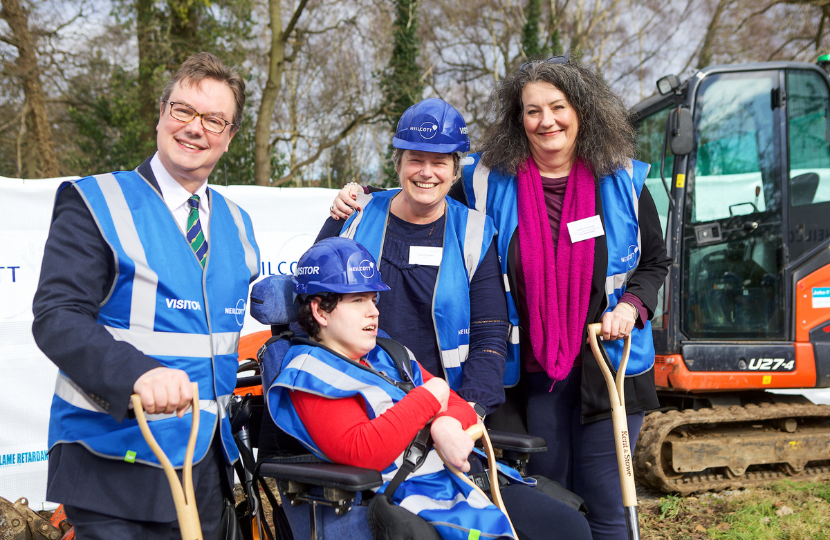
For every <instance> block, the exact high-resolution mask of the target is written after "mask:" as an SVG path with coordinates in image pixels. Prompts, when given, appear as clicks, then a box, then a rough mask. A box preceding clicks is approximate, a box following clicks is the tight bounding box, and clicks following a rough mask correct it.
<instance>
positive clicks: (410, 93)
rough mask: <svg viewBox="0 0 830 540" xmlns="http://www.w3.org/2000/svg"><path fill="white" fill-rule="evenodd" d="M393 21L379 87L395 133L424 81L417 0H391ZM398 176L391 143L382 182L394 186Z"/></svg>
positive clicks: (420, 94) (388, 118)
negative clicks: (388, 55) (388, 56)
mask: <svg viewBox="0 0 830 540" xmlns="http://www.w3.org/2000/svg"><path fill="white" fill-rule="evenodd" d="M393 2H394V4H395V22H394V23H393V29H392V43H393V46H392V59H391V60H390V61H389V68H388V69H387V70H386V72H385V73H383V75H382V76H381V89H382V90H383V96H384V98H385V103H386V110H385V111H384V113H385V117H386V120H387V122H388V123H389V125H390V127H391V131H392V136H394V135H395V128H396V127H397V125H398V121H399V120H400V118H401V116H402V115H403V113H404V111H406V109H408V108H409V107H411V106H412V105H414V104H416V103H418V102H419V101H421V96H422V95H423V91H424V83H423V81H422V80H421V68H420V66H419V65H418V55H419V53H420V39H419V38H418V7H419V1H418V0H393ZM397 183H398V175H397V173H395V167H394V165H393V164H392V145H391V143H390V145H389V147H388V149H387V152H386V160H385V162H384V165H383V174H382V177H381V185H385V186H394V185H396V184H397Z"/></svg>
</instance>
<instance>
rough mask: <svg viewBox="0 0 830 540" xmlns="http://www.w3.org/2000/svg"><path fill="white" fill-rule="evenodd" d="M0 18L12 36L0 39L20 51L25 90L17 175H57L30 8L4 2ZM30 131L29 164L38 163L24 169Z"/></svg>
mask: <svg viewBox="0 0 830 540" xmlns="http://www.w3.org/2000/svg"><path fill="white" fill-rule="evenodd" d="M0 18H2V19H3V20H5V21H6V23H7V24H8V25H9V29H10V30H11V33H10V34H6V33H3V34H0V40H2V41H4V42H5V43H8V44H9V45H12V46H13V47H15V48H16V49H17V59H16V66H15V68H16V69H14V70H13V72H14V76H15V78H16V79H18V80H19V81H20V84H21V86H22V87H23V93H24V96H25V100H26V101H25V107H24V111H25V113H24V114H23V115H22V117H21V124H20V136H19V138H18V171H17V172H18V176H20V177H27V176H28V177H33V176H37V177H50V176H57V175H58V159H57V156H56V154H55V148H54V142H53V140H52V129H51V126H50V123H49V115H48V113H47V111H46V98H45V96H44V92H43V86H42V84H41V79H40V68H39V66H38V57H37V53H36V42H35V41H36V38H35V36H33V34H32V31H31V29H30V28H29V9H28V7H27V6H25V5H24V4H22V3H21V2H20V1H19V0H3V5H2V7H0ZM27 129H31V131H32V138H33V142H34V144H33V148H31V150H30V151H29V152H27V154H28V156H27V157H28V160H27V161H29V162H33V163H36V166H35V167H34V168H33V167H31V166H24V159H23V156H22V155H21V148H22V139H23V137H24V135H25V134H26V130H27Z"/></svg>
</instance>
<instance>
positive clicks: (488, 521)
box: [266, 344, 521, 540]
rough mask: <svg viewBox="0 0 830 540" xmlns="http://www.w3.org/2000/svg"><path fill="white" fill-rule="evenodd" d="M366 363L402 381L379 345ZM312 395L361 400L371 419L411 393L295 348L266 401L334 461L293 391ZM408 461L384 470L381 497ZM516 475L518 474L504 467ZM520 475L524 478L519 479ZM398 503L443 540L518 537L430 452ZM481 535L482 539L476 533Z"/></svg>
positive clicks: (282, 423) (314, 350)
mask: <svg viewBox="0 0 830 540" xmlns="http://www.w3.org/2000/svg"><path fill="white" fill-rule="evenodd" d="M366 360H367V361H368V362H369V363H370V364H371V365H372V367H373V368H374V369H375V370H377V371H380V372H384V373H385V374H386V375H387V376H389V377H391V378H393V379H395V380H398V381H401V377H400V376H399V375H398V372H397V368H396V367H395V364H394V362H393V361H392V359H391V358H390V357H389V355H388V354H387V353H386V352H385V351H384V350H383V349H381V348H380V347H375V348H374V349H373V350H372V351H371V352H370V353H369V354H368V355H367V356H366ZM410 369H411V373H410V374H411V379H412V382H414V383H415V384H416V386H420V385H421V384H423V379H422V375H421V371H420V368H419V367H418V364H417V363H416V362H415V359H414V358H412V356H411V354H410ZM297 390H299V391H302V392H308V393H311V394H316V395H319V396H325V397H330V398H332V399H343V398H350V397H352V396H355V395H358V394H359V395H360V396H362V398H363V400H364V402H365V403H366V412H367V414H368V415H369V418H370V419H374V418H377V417H378V416H380V415H381V414H383V413H384V412H385V411H386V410H388V409H389V408H390V407H392V406H393V405H394V404H395V403H397V402H398V401H400V400H401V399H403V397H404V396H405V395H406V394H405V393H404V391H403V390H401V389H399V388H398V387H396V386H395V385H393V384H391V383H389V382H387V381H384V380H383V379H382V378H381V377H380V376H378V375H376V374H374V373H372V372H370V371H368V370H365V369H361V368H359V367H357V366H354V365H352V364H350V363H348V362H346V361H345V360H343V359H341V358H338V357H336V356H335V355H333V354H332V353H330V352H328V351H327V350H325V349H323V348H321V347H316V346H314V345H305V344H303V345H293V346H292V347H291V348H290V349H288V353H287V354H286V355H285V358H284V359H283V363H282V371H281V372H280V375H279V376H278V377H277V378H276V380H275V381H274V382H273V383H272V385H271V387H270V388H269V389H268V391H267V392H266V403H267V405H268V410H269V412H270V413H271V416H272V418H273V419H274V422H275V423H276V424H277V425H278V426H279V427H280V428H281V429H282V430H283V431H285V432H286V433H288V434H289V435H291V436H293V437H295V438H296V439H297V440H299V441H300V442H301V443H302V444H303V445H304V446H305V447H306V448H308V449H309V450H310V451H311V452H312V453H314V454H315V455H316V456H318V457H320V458H321V459H324V460H326V461H331V459H329V458H328V457H327V456H326V455H325V454H324V453H323V452H322V451H321V450H320V449H319V448H317V445H316V444H315V443H314V441H313V440H312V439H311V437H310V436H309V435H308V431H307V430H306V429H305V426H303V423H302V421H301V420H300V418H299V416H298V415H297V411H296V410H295V409H294V406H293V404H292V402H291V398H290V393H291V392H293V391H297ZM402 462H403V453H401V455H399V456H398V457H397V458H396V459H395V461H394V462H393V463H391V464H390V465H389V466H388V467H387V468H386V469H384V470H383V471H381V474H382V477H383V481H384V484H383V485H382V486H381V487H380V488H379V489H378V492H379V493H382V492H383V491H384V490H385V489H386V487H387V486H388V485H389V481H390V480H392V478H394V476H395V473H396V471H397V470H398V467H399V466H400V465H401V463H402ZM502 470H503V471H505V472H507V473H508V474H510V473H512V474H511V476H514V477H515V476H516V475H517V474H518V473H516V472H515V471H513V470H512V469H507V470H505V469H502ZM520 478H521V477H519V480H520ZM393 502H394V503H395V504H397V505H399V506H401V507H403V508H406V509H407V510H409V511H410V512H412V513H413V514H417V515H419V516H421V517H422V518H424V519H425V520H426V521H428V522H429V523H431V524H432V525H433V526H434V527H435V528H436V530H437V531H438V533H439V534H440V535H441V538H443V539H444V540H467V539H468V538H474V537H475V538H477V537H479V536H480V537H481V538H494V537H495V538H501V537H505V538H514V537H513V534H512V531H511V528H510V523H509V521H508V519H507V518H506V516H505V515H504V514H503V513H502V511H501V510H499V509H498V508H497V507H496V506H495V505H493V503H491V502H490V500H489V499H488V498H487V497H485V496H484V495H482V494H481V493H479V492H478V491H476V490H474V489H472V488H471V487H470V486H469V485H467V484H466V483H464V482H463V481H461V480H460V479H459V478H457V477H456V476H455V475H453V474H452V473H451V472H449V471H448V470H447V469H446V468H445V467H444V464H443V462H442V461H441V458H440V457H439V456H438V454H437V452H436V451H435V449H434V448H433V449H431V450H430V452H429V453H428V454H427V457H426V459H425V461H424V463H423V465H421V467H420V468H419V469H418V470H416V471H414V472H412V473H410V475H409V476H408V477H407V479H406V480H405V481H404V482H402V483H401V484H400V485H399V486H398V489H397V490H396V491H395V494H394V496H393ZM476 532H478V536H477V535H476Z"/></svg>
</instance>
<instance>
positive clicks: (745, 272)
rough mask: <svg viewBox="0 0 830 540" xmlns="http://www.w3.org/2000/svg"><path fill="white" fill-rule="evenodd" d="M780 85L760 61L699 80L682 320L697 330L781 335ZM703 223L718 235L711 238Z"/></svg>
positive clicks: (709, 334)
mask: <svg viewBox="0 0 830 540" xmlns="http://www.w3.org/2000/svg"><path fill="white" fill-rule="evenodd" d="M779 87H780V84H779V72H778V71H757V72H733V73H719V74H713V75H710V76H708V77H707V78H706V79H705V80H704V81H702V82H701V84H700V86H699V88H698V92H697V96H696V104H695V110H694V123H695V143H696V152H695V153H693V155H692V156H690V158H691V160H692V161H691V163H690V165H689V169H690V170H691V171H694V174H693V175H691V181H690V182H689V183H690V184H691V185H690V186H688V187H690V188H691V191H692V193H691V200H690V202H691V204H687V205H686V215H685V219H684V225H685V226H684V234H683V255H682V256H683V258H684V263H683V265H682V267H683V269H684V271H683V272H684V273H683V277H682V281H683V288H684V291H683V296H682V302H683V303H684V304H685V305H684V307H683V309H681V327H682V329H683V331H684V333H685V334H686V335H687V336H689V337H690V338H692V339H694V338H698V339H746V338H754V339H759V338H760V339H781V338H782V337H783V333H784V318H783V317H782V313H783V292H782V282H783V279H782V272H781V264H782V260H781V257H779V252H780V251H781V247H782V246H783V238H782V226H783V224H782V213H781V165H780V163H781V156H782V153H781V151H780V148H779V147H780V145H777V144H776V142H777V141H778V140H780V138H779V137H780V127H779V126H780V125H781V122H780V107H778V106H777V102H776V99H775V98H776V92H777V91H779ZM688 195H689V194H688V193H687V201H688V200H689V198H688ZM701 228H705V229H706V230H710V231H715V232H716V233H717V235H709V236H706V238H705V240H704V239H703V237H702V236H700V235H696V229H698V230H699V229H701Z"/></svg>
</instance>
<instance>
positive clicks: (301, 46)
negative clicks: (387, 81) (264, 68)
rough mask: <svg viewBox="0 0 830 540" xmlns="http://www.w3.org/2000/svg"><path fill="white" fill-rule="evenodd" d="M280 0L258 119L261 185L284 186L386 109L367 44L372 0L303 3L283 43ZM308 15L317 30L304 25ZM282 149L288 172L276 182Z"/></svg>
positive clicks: (274, 12) (272, 12)
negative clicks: (275, 163) (274, 165)
mask: <svg viewBox="0 0 830 540" xmlns="http://www.w3.org/2000/svg"><path fill="white" fill-rule="evenodd" d="M275 2H276V0H270V1H269V6H270V20H271V26H272V33H271V42H270V45H269V47H270V48H269V51H270V52H269V69H268V77H267V81H266V83H265V87H264V90H263V94H262V100H261V103H260V108H259V114H258V117H257V127H256V130H257V131H256V137H257V139H256V141H257V142H256V157H257V164H256V167H257V172H256V181H257V185H273V186H279V185H285V184H288V183H290V182H292V181H294V180H295V179H297V178H298V177H301V175H302V174H303V173H304V172H307V168H308V167H309V166H310V165H312V164H314V163H315V162H317V161H318V160H319V159H320V158H321V157H323V155H324V154H325V152H326V151H328V150H329V149H332V148H334V147H335V146H337V145H338V144H340V143H341V142H343V141H344V140H346V139H347V138H348V137H349V136H350V135H351V134H353V133H354V132H355V130H357V129H358V128H359V127H360V126H362V125H364V124H366V123H369V122H373V121H375V120H376V119H377V117H378V116H379V114H380V112H381V109H380V106H379V104H378V94H377V87H376V86H375V84H374V81H373V79H372V71H373V69H372V68H374V67H375V66H376V64H375V63H374V62H375V61H376V58H374V57H373V54H372V52H373V51H372V48H373V44H372V43H371V42H369V41H367V40H364V39H362V37H363V34H364V33H366V34H369V33H371V26H370V24H371V20H372V16H371V10H370V9H369V8H370V7H372V4H371V2H360V1H357V0H355V1H353V2H342V1H330V0H328V1H327V0H322V1H313V0H312V2H309V0H301V2H300V4H299V5H298V7H297V8H295V10H294V12H293V15H292V17H291V20H290V21H289V23H288V25H287V26H286V27H285V29H283V30H281V31H280V33H279V39H276V40H275V39H274V35H275V33H274V28H282V27H281V26H279V23H278V22H275V21H277V20H278V19H279V16H280V11H279V10H275V9H274V3H275ZM300 8H302V9H303V11H302V12H301V11H300ZM312 13H313V14H314V16H313V17H311V14H312ZM302 14H306V15H308V17H307V19H309V20H311V19H313V25H312V24H311V23H308V22H304V23H300V22H299V19H300V15H302ZM280 20H281V19H280ZM362 25H366V26H362ZM361 55H362V56H361ZM367 59H368V60H369V63H367V62H366V60H367ZM283 148H285V149H286V150H287V151H286V152H284V153H285V154H286V155H288V157H289V163H288V167H287V171H286V173H285V174H284V175H283V176H282V177H280V178H276V179H272V178H271V168H270V161H271V156H272V153H273V152H274V151H276V149H283Z"/></svg>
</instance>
